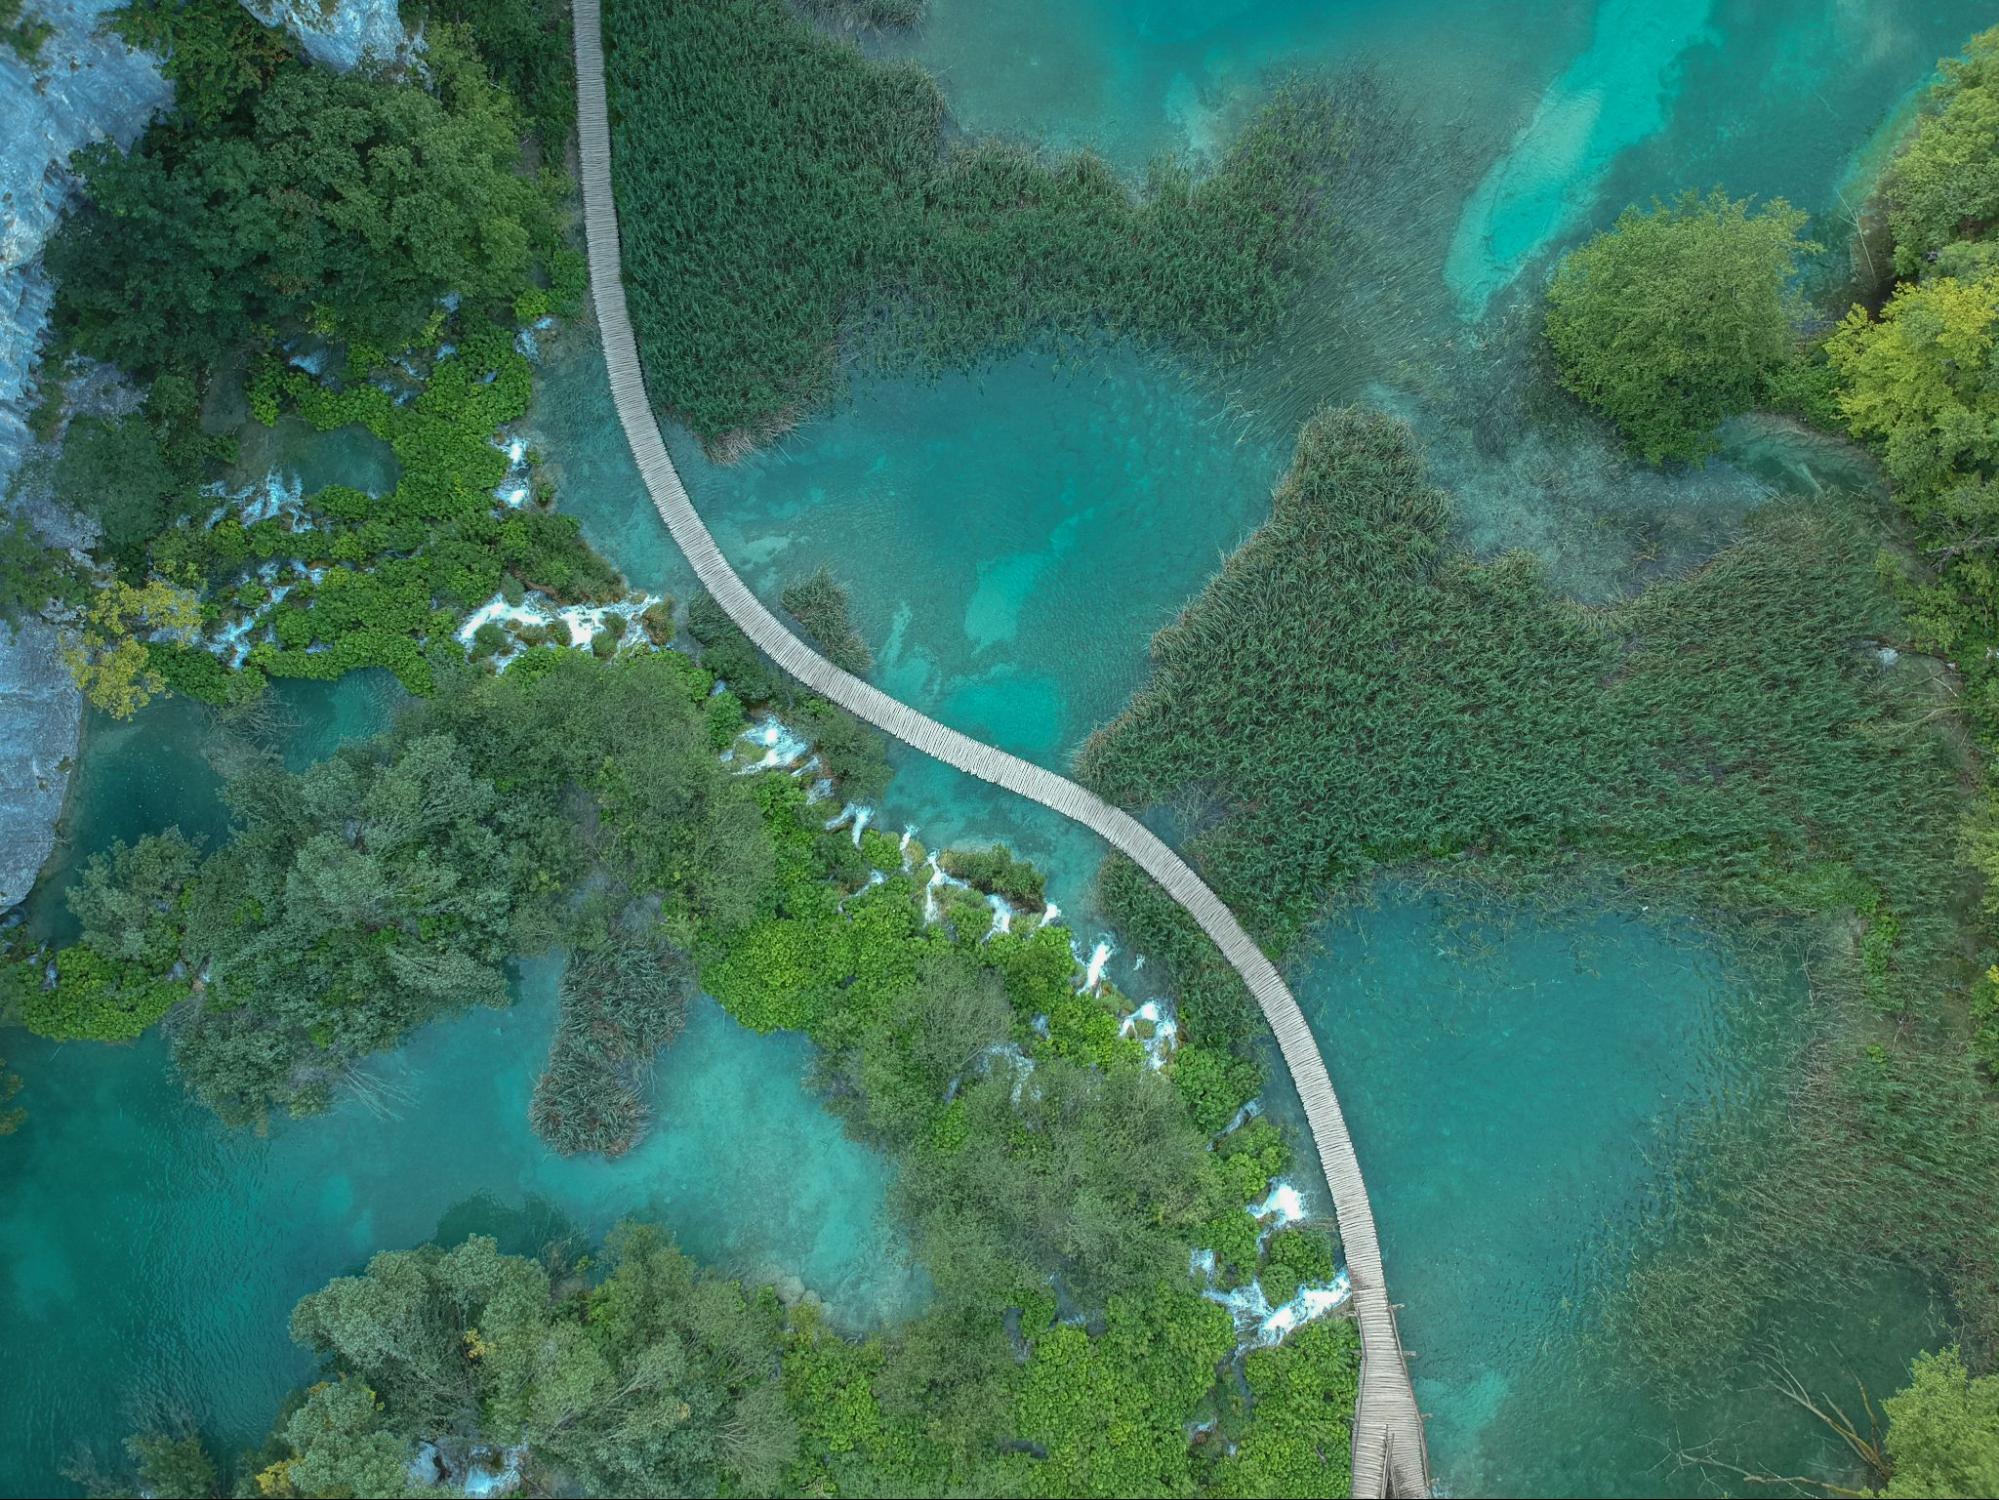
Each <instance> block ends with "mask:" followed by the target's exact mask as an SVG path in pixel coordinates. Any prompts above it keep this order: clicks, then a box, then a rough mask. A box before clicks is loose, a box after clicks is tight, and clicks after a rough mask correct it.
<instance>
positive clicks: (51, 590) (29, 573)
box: [0, 516, 78, 627]
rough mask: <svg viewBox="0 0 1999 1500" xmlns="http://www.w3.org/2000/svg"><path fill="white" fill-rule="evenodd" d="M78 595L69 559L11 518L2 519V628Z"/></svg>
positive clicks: (0, 547) (0, 526)
mask: <svg viewBox="0 0 1999 1500" xmlns="http://www.w3.org/2000/svg"><path fill="white" fill-rule="evenodd" d="M77 591H78V583H77V580H76V577H75V572H74V569H73V567H72V565H71V564H70V562H69V559H68V558H67V557H66V556H65V555H64V554H62V553H60V552H58V551H56V550H55V549H54V548H53V547H49V546H46V545H44V544H43V542H42V540H41V538H40V537H38V536H36V535H35V534H34V532H32V531H30V530H29V529H28V528H27V526H26V525H24V524H23V523H22V522H20V521H18V520H16V519H15V518H14V517H12V516H0V627H6V626H12V625H13V624H14V623H15V622H16V621H18V620H21V619H23V618H25V617H27V616H29V615H32V614H35V613H36V612H38V611H39V610H40V609H41V608H42V606H43V605H45V604H47V603H48V602H49V601H50V600H51V599H58V598H70V599H74V596H75V595H76V593H77Z"/></svg>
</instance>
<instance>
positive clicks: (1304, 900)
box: [1080, 411, 1956, 1011]
mask: <svg viewBox="0 0 1999 1500" xmlns="http://www.w3.org/2000/svg"><path fill="white" fill-rule="evenodd" d="M1447 518H1448V509H1447V502H1446V501H1445V500H1444V498H1443V497H1442V496H1441V495H1439V494H1438V493H1437V492H1435V491H1433V490H1431V489H1430V488H1429V487H1428V486H1427V485H1426V484H1425V483H1424V480H1423V473H1422V466H1421V462H1420V460H1419V459H1418V457H1417V455H1416V454H1415V452H1414V449H1413V445H1412V444H1411V442H1410V439H1409V437H1408V435H1407V433H1406V431H1405V430H1404V429H1403V428H1402V427H1401V426H1400V425H1399V424H1397V423H1395V422H1393V421H1392V420H1390V419H1388V418H1385V417H1381V416H1377V415H1371V414H1368V413H1364V412H1358V411H1335V412H1329V413H1326V414H1324V415H1322V416H1320V417H1319V418H1317V419H1315V420H1314V421H1313V422H1311V423H1310V424H1308V425H1307V427H1306V429H1305V431H1304V432H1303V433H1302V434H1301V435H1300V439H1299V449H1298V455H1297V458H1296V460H1295V462H1294V464H1293V467H1292V469H1291V471H1290V473H1289V474H1288V475H1287V476H1286V477H1285V479H1284V480H1283V482H1282V483H1281V484H1280V485H1279V488H1278V491H1277V494H1276V497H1275V500H1274V504H1273V511H1272V516H1271V520H1270V522H1269V523H1268V524H1267V525H1266V526H1265V527H1264V528H1263V529H1262V530H1261V531H1259V532H1258V533H1257V534H1256V535H1255V536H1254V537H1253V538H1252V539H1251V540H1250V541H1249V542H1248V543H1247V544H1246V545H1245V546H1244V547H1243V548H1242V549H1241V550H1240V551H1239V552H1237V553H1236V554H1235V556H1234V557H1233V558H1231V559H1230V561H1229V564H1228V566H1227V567H1226V568H1225V569H1224V571H1223V572H1222V573H1221V574H1220V575H1219V576H1218V577H1217V578H1216V579H1215V580H1214V582H1213V583H1211V584H1210V586H1209V588H1208V590H1207V591H1206V592H1205V593H1204V594H1203V595H1202V596H1201V597H1200V598H1199V599H1198V600H1197V601H1196V602H1195V603H1194V604H1193V605H1191V606H1190V607H1189V608H1188V610H1187V611H1186V612H1185V613H1184V614H1183V615H1182V616H1181V617H1180V619H1179V620H1177V621H1175V622H1174V623H1173V624H1172V625H1170V626H1168V627H1167V628H1166V630H1164V631H1162V632H1161V634H1160V635H1159V637H1158V638H1157V639H1156V640H1155V642H1154V661H1155V677H1154V680H1153V682H1152V684H1151V685H1149V686H1148V687H1147V688H1146V689H1145V690H1144V691H1143V692H1141V693H1140V694H1139V696H1138V697H1137V698H1136V699H1135V700H1134V701H1133V703H1132V705H1131V707H1130V708H1129V709H1128V710H1127V712H1126V713H1125V715H1124V716H1122V717H1121V718H1120V719H1119V720H1117V721H1116V722H1115V723H1114V724H1113V725H1111V726H1109V727H1108V728H1106V729H1105V730H1103V731H1100V732H1099V734H1098V735H1097V736H1095V737H1094V738H1093V739H1092V740H1091V741H1090V742H1089V744H1088V745H1087V746H1086V747H1085V749H1084V751H1083V753H1082V756H1081V761H1080V763H1081V766H1082V768H1083V770H1084V772H1085V773H1086V774H1087V775H1088V776H1089V777H1090V778H1091V779H1092V781H1093V782H1094V783H1095V784H1096V785H1097V786H1098V787H1099V788H1100V789H1102V790H1104V791H1106V792H1107V793H1109V794H1110V795H1112V796H1114V797H1116V798H1117V799H1118V800H1120V801H1123V802H1127V803H1131V804H1137V805H1143V804H1149V803H1158V802H1166V801H1169V800H1172V799H1175V798H1182V799H1185V803H1186V805H1187V806H1188V808H1189V810H1190V814H1191V815H1192V816H1193V818H1194V819H1195V826H1196V828H1197V830H1198V831H1197V832H1196V833H1195V836H1194V838H1193V847H1194V849H1195V851H1196V852H1197V853H1198V854H1199V856H1200V857H1201V859H1202V861H1203V864H1204V865H1205V867H1206V868H1207V870H1208V871H1209V874H1210V877H1211V878H1212V879H1213V880H1214V881H1215V882H1216V884H1217V888H1218V889H1219V890H1220V891H1221V892H1222V893H1223V894H1224V896H1225V897H1226V898H1227V899H1228V900H1229V901H1230V902H1231V904H1232V905H1234V906H1235V908H1236V909H1237V910H1238V911H1239V912H1242V913H1243V914H1244V915H1245V917H1246V918H1247V919H1248V920H1249V921H1250V922H1251V923H1252V925H1253V926H1254V927H1256V928H1257V929H1258V931H1259V932H1260V934H1261V935H1262V936H1263V938H1264V940H1265V941H1266V942H1267V943H1268V944H1269V945H1270V946H1271V947H1273V948H1274V949H1277V950H1279V951H1282V950H1285V949H1288V948H1289V947H1290V946H1291V944H1293V943H1294V942H1295V941H1297V939H1298V937H1299V936H1300V935H1301V934H1302V933H1303V931H1304V929H1305V927H1306V925H1307V924H1309V923H1310V921H1311V920H1312V919H1313V918H1314V917H1315V915H1316V914H1317V912H1318V910H1319V907H1320V905H1321V903H1322V901H1323V900H1324V897H1325V893H1326V892H1328V891H1338V890H1340V889H1342V888H1345V887H1348V886H1350V885H1351V884H1352V883H1353V882H1355V881H1356V880H1359V879H1361V878H1364V877H1365V876H1366V875H1367V874H1368V873H1369V872H1371V871H1373V870H1376V869H1380V868H1383V867H1392V866H1395V865H1400V864H1405V863H1411V862H1418V861H1422V860H1429V859H1453V858H1459V857H1469V858H1472V859H1475V860H1477V861H1478V862H1480V863H1481V864H1482V865H1483V866H1485V867H1486V868H1487V869H1489V870H1492V871H1502V870H1504V871H1516V872H1521V873H1526V872H1529V871H1531V870H1532V869H1534V868H1537V867H1545V866H1546V865H1547V864H1548V863H1549V862H1551V861H1557V860H1561V859H1563V858H1565V857H1573V856H1577V855H1582V856H1588V857H1591V858H1594V859H1599V860H1603V861H1606V862H1608V863H1609V864H1610V865H1611V866H1612V867H1613V868H1615V869H1617V870H1618V871H1619V872H1620V873H1621V874H1622V875H1623V876H1624V877H1625V878H1626V879H1628V880H1632V881H1634V882H1637V883H1640V884H1642V885H1645V886H1648V887H1651V886H1660V887H1665V886H1671V885H1674V884H1676V883H1677V884H1680V885H1681V886H1682V888H1684V883H1686V882H1692V883H1693V884H1694V885H1695V886H1697V887H1698V888H1699V889H1700V891H1701V892H1702V894H1703V896H1704V897H1706V898H1710V899H1714V900H1720V901H1725V902H1727V903H1728V904H1730V905H1732V906H1734V907H1736V908H1738V909H1741V910H1746V911H1768V910H1772V909H1777V910H1785V909H1788V910H1820V909H1824V908H1826V907H1829V906H1837V905H1840V904H1843V903H1842V898H1843V897H1845V895H1846V892H1845V891H1842V890H1841V889H1840V885H1839V882H1838V881H1836V880H1832V879H1830V876H1831V874H1832V872H1833V871H1836V870H1839V869H1845V870H1848V871H1851V877H1850V879H1849V880H1848V881H1847V885H1848V887H1853V886H1857V887H1858V888H1859V889H1860V890H1862V891H1870V892H1873V893H1874V900H1875V901H1876V902H1878V911H1879V913H1880V914H1882V915H1892V916H1894V917H1895V918H1896V919H1897V920H1898V921H1899V922H1900V923H1901V924H1902V926H1901V941H1900V944H1899V946H1898V953H1897V959H1896V969H1897V972H1896V974H1895V975H1894V984H1893V993H1892V995H1891V996H1890V997H1888V998H1887V1000H1886V1001H1885V1004H1886V1005H1887V1008H1890V1009H1900V1008H1908V1009H1911V1010H1915V1011H1923V1010H1925V1009H1927V1008H1928V1007H1929V1005H1930V1004H1931V995H1930V993H1929V987H1930V986H1931V985H1933V984H1934V983H1935V982H1936V980H1937V978H1938V974H1939V970H1938V965H1939V963H1940V962H1942V958H1941V954H1942V952H1943V951H1944V950H1946V949H1947V948H1948V945H1949V941H1950V939H1949V937H1948V935H1947V934H1948V931H1949V924H1948V923H1947V922H1943V921H1942V920H1941V919H1938V918H1936V917H1934V916H1933V915H1931V913H1932V912H1933V904H1934V893H1935V892H1936V891H1937V890H1939V889H1948V888H1949V887H1950V884H1951V881H1952V876H1951V875H1950V861H1949V856H1948V852H1947V850H1946V849H1944V848H1942V847H1940V844H1941V843H1944V842H1947V832H1946V831H1947V830H1948V828H1949V827H1950V826H1951V823H1952V821H1953V819H1954V810H1955V799H1956V786H1955V776H1956V771H1955V767H1954V765H1953V762H1952V756H1951V752H1950V749H1949V747H1948V745H1947V743H1946V742H1945V741H1944V739H1943V738H1942V737H1941V736H1940V735H1938V734H1935V733H1929V732H1922V731H1921V729H1920V726H1918V727H1917V728H1916V729H1914V730H1911V731H1908V732H1903V733H1898V734H1893V735H1887V734H1881V733H1876V732H1870V731H1869V730H1868V729H1866V728H1864V727H1862V726H1864V725H1870V724H1885V723H1893V722H1896V721H1898V720H1900V719H1901V718H1902V716H1903V715H1904V714H1907V713H1908V712H1909V711H1910V704H1909V700H1908V698H1907V697H1906V696H1905V695H1906V694H1911V693H1913V694H1915V695H1916V702H1917V703H1918V704H1920V703H1921V700H1922V694H1921V689H1920V687H1919V686H1918V685H1915V684H1907V685H1906V686H1905V685H1904V684H1905V679H1903V678H1897V677H1896V676H1894V675H1893V674H1892V673H1887V672H1884V671H1883V670H1882V668H1881V664H1880V662H1879V661H1878V659H1876V658H1875V657H1874V655H1873V654H1872V653H1871V652H1865V651H1861V650H1857V649H1855V647H1856V645H1857V644H1858V642H1860V641H1863V640H1867V639H1870V638H1871V639H1876V640H1890V639H1894V638H1896V636H1897V623H1898V622H1897V621H1896V619H1895V617H1894V614H1893V611H1892V609H1891V608H1890V607H1889V605H1888V602H1887V601H1886V600H1885V599H1884V598H1883V597H1882V596H1881V593H1880V590H1879V589H1878V586H1877V585H1876V583H1875V577H1874V556H1875V542H1874V539H1873V537H1871V536H1870V535H1868V534H1867V533H1866V531H1865V530H1864V528H1863V527H1862V526H1861V524H1860V523H1859V521H1858V520H1857V519H1855V518H1853V517H1850V516H1848V515H1845V514H1843V513H1842V512H1841V511H1840V510H1839V509H1838V508H1837V507H1831V506H1820V507H1818V508H1816V509H1815V510H1814V511H1813V512H1809V513H1808V512H1806V511H1804V510H1803V509H1801V508H1794V507H1782V506H1772V507H1769V508H1767V509H1766V510H1765V511H1764V512H1763V513H1762V514H1761V515H1760V516H1759V517H1757V518H1756V520H1755V521H1754V522H1753V523H1752V527H1751V536H1750V538H1749V539H1747V540H1745V541H1744V542H1743V543H1741V544H1739V545H1737V546H1736V547H1733V548H1731V549H1729V550H1728V551H1726V552H1724V553H1723V554H1722V555H1721V556H1719V557H1718V558H1716V559H1715V561H1714V562H1713V563H1711V564H1710V565H1709V566H1708V567H1707V568H1705V569H1704V570H1702V571H1701V572H1700V573H1698V574H1695V575H1693V576H1691V577H1689V578H1686V579H1684V580H1680V581H1677V582H1674V583H1670V584H1666V585H1661V586H1659V587H1656V588H1654V589H1652V590H1651V591H1649V592H1648V593H1646V594H1644V595H1642V596H1640V597H1639V598H1637V599H1635V600H1633V601H1631V602H1630V603H1629V604H1627V605H1623V606H1619V607H1617V608H1615V609H1605V610H1588V609H1583V608H1580V607H1577V606H1574V605H1572V604H1569V603H1568V602H1566V601H1564V600H1562V599H1560V598H1559V597H1558V596H1556V595H1554V594H1553V593H1552V591H1551V590H1549V589H1548V587H1547V585H1546V584H1545V583H1544V582H1543V581H1542V579H1541V577H1540V576H1539V574H1538V571H1537V569H1536V568H1535V566H1534V564H1533V563H1532V562H1531V560H1529V559H1526V558H1523V557H1519V556H1513V557H1506V558H1502V559H1499V560H1498V561H1495V562H1493V563H1490V564H1478V563H1474V562H1473V561H1472V560H1471V559H1470V558H1468V557H1466V556H1465V555H1463V554H1462V553H1459V552H1456V551H1455V550H1454V549H1453V548H1452V547H1451V546H1450V544H1449V542H1448V540H1447V531H1446V526H1447ZM1773 702H1781V703H1782V705H1783V711H1782V712H1781V713H1777V712H1773V710H1772V704H1773ZM1917 712H1920V708H1919V709H1918V710H1917ZM1279 807H1281V808H1283V809H1285V816H1284V817H1283V818H1282V819H1269V818H1262V817H1257V816H1256V815H1255V810H1257V809H1261V808H1279ZM1918 955H1920V957H1918Z"/></svg>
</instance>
